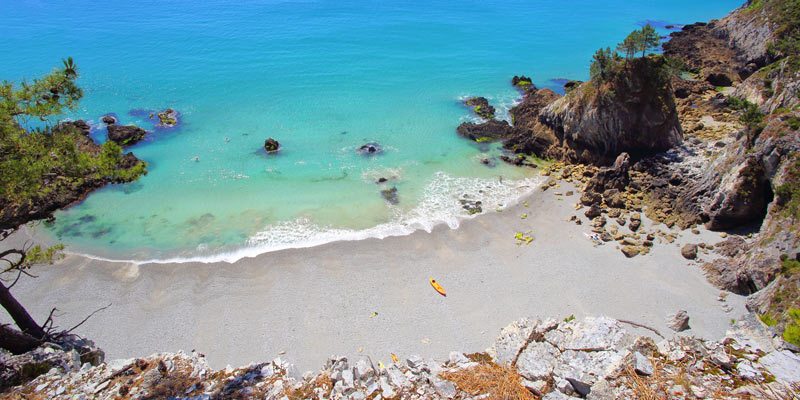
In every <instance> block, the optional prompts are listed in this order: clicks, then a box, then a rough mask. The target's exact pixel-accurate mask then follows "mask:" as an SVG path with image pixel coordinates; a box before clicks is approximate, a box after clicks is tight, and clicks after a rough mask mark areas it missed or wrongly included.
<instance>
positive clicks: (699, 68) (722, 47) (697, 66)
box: [663, 22, 746, 86]
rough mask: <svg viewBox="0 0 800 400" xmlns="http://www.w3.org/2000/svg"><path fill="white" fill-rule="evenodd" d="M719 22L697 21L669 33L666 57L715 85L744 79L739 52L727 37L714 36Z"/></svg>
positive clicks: (665, 50) (665, 47) (665, 46)
mask: <svg viewBox="0 0 800 400" xmlns="http://www.w3.org/2000/svg"><path fill="white" fill-rule="evenodd" d="M715 26H716V24H715V23H713V22H712V23H710V24H706V23H703V22H698V23H696V24H691V25H686V26H684V27H683V29H682V30H681V31H678V32H673V33H671V34H670V40H669V41H667V42H666V43H664V44H663V49H664V56H666V57H669V58H673V59H678V60H681V61H682V62H683V65H684V66H685V67H686V68H687V69H688V70H689V71H692V72H694V73H698V74H701V76H699V78H700V79H701V80H704V81H706V82H708V83H710V84H711V85H713V86H731V85H733V83H734V82H736V83H738V82H741V80H742V79H744V78H745V77H746V76H745V77H742V76H741V75H742V74H740V71H741V70H742V69H743V65H742V64H741V63H740V62H735V61H734V58H735V57H736V51H735V50H734V49H732V48H731V47H730V46H728V43H727V41H726V40H725V39H723V38H721V37H719V35H715V33H714V28H715Z"/></svg>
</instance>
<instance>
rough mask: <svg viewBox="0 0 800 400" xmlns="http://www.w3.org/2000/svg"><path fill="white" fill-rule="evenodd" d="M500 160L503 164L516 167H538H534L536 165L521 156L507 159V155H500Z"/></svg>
mask: <svg viewBox="0 0 800 400" xmlns="http://www.w3.org/2000/svg"><path fill="white" fill-rule="evenodd" d="M500 159H501V160H503V161H504V162H506V163H508V164H511V165H516V166H517V167H531V168H537V167H538V165H536V164H534V163H532V162H529V161H528V160H527V159H526V158H525V157H523V156H522V155H518V156H516V157H509V156H507V155H502V156H500Z"/></svg>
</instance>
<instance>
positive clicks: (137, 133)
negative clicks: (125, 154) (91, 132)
mask: <svg viewBox="0 0 800 400" xmlns="http://www.w3.org/2000/svg"><path fill="white" fill-rule="evenodd" d="M146 133H147V131H145V130H144V129H142V128H139V127H138V126H134V125H109V126H108V140H110V141H112V142H114V143H116V144H118V145H120V146H130V145H133V144H136V143H137V142H138V141H140V140H142V139H143V138H144V135H145V134H146Z"/></svg>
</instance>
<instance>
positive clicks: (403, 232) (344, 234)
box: [17, 166, 546, 265]
mask: <svg viewBox="0 0 800 400" xmlns="http://www.w3.org/2000/svg"><path fill="white" fill-rule="evenodd" d="M532 171H535V173H531V175H530V176H528V177H526V178H523V179H518V180H512V181H511V182H512V184H511V185H506V184H504V183H503V181H502V180H501V181H500V186H504V185H505V186H506V187H507V189H508V190H509V191H511V192H515V193H514V194H513V195H508V196H507V197H504V198H503V200H502V202H501V203H498V207H495V203H497V202H498V198H496V195H490V196H489V197H488V199H487V198H479V200H482V201H483V202H484V204H485V206H484V207H485V209H486V210H485V212H484V213H482V214H475V215H465V214H463V209H462V207H458V208H457V209H455V210H450V211H454V213H452V214H449V215H436V216H427V217H429V218H427V219H426V218H422V216H419V217H411V218H410V220H406V219H408V218H409V215H413V214H414V211H417V210H418V208H419V207H420V206H422V202H420V203H419V204H417V206H416V208H414V209H412V210H411V211H410V212H406V213H405V214H403V215H402V216H401V217H398V218H395V219H394V220H392V221H388V222H384V223H380V224H378V225H376V226H373V227H370V228H364V229H350V228H336V227H319V226H316V225H309V226H306V225H304V224H301V222H300V221H301V219H297V220H295V221H293V222H290V223H288V224H292V223H294V224H297V226H296V227H295V228H296V229H309V230H310V232H312V233H311V236H310V237H308V238H306V239H305V240H299V241H297V242H294V243H275V244H266V243H259V244H252V243H250V242H252V241H257V240H258V239H257V238H258V236H260V235H263V234H264V233H266V232H269V231H270V229H275V228H277V227H279V226H282V225H283V224H285V222H281V223H278V224H277V225H270V226H268V227H267V228H266V230H263V231H260V232H258V233H256V234H254V235H253V236H251V237H250V238H248V240H247V242H246V243H244V244H241V245H238V247H237V248H233V249H220V250H219V251H215V252H213V253H210V254H206V255H199V256H188V255H187V256H166V257H156V258H144V259H133V258H123V257H120V258H113V257H105V256H99V255H93V254H87V253H83V252H79V251H76V252H73V251H70V250H69V247H67V248H66V249H65V250H64V254H68V255H72V256H76V257H83V258H87V259H91V260H96V261H103V262H109V263H124V264H136V265H143V264H183V263H203V264H212V263H227V264H234V263H236V262H239V261H241V260H243V259H249V258H256V257H258V256H261V255H263V254H268V253H273V252H276V251H284V250H292V249H307V248H311V247H317V246H322V245H326V244H330V243H336V242H349V241H360V240H367V239H386V238H390V237H398V236H407V235H411V234H414V233H416V232H418V231H422V232H426V233H431V232H432V231H433V230H434V229H436V228H438V227H440V226H447V227H449V228H450V229H458V227H459V226H460V225H461V224H462V223H464V222H465V221H468V220H471V219H474V218H476V217H479V216H480V215H485V214H490V213H494V212H496V209H497V208H499V209H503V210H505V209H508V208H509V207H512V206H514V205H517V204H519V203H520V201H521V200H522V199H523V198H525V197H526V196H530V195H531V194H532V193H533V192H534V191H535V190H536V189H538V188H539V187H540V186H541V185H542V183H543V182H544V181H545V180H546V179H545V178H546V177H543V176H540V175H539V174H538V172H539V171H541V166H540V168H537V169H534V170H532ZM501 178H502V177H501ZM473 179H475V180H476V182H480V181H488V179H485V178H473ZM484 183H485V182H484ZM479 192H482V190H481V191H479ZM476 195H480V193H475V194H473V193H464V194H462V195H461V196H467V197H464V198H472V197H473V196H476ZM445 196H446V197H453V198H459V196H458V195H456V194H454V193H446V194H445ZM423 200H424V199H423ZM487 200H488V201H487ZM409 222H410V223H409ZM19 234H20V235H21V236H22V237H23V238H24V239H25V240H27V239H32V240H34V241H35V242H37V243H41V244H43V245H47V246H52V245H55V244H58V243H60V242H59V241H58V240H56V239H54V238H53V237H51V236H50V235H48V234H47V233H39V232H35V231H32V230H31V229H29V228H28V227H23V229H21V230H20V233H19ZM19 242H20V240H18V241H17V243H19ZM193 252H197V251H193Z"/></svg>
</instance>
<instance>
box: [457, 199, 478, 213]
mask: <svg viewBox="0 0 800 400" xmlns="http://www.w3.org/2000/svg"><path fill="white" fill-rule="evenodd" d="M458 201H459V202H461V207H462V208H464V209H465V210H467V212H469V215H474V214H478V213H481V212H483V207H482V205H483V202H482V201H480V200H470V199H459V200H458Z"/></svg>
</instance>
